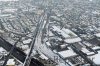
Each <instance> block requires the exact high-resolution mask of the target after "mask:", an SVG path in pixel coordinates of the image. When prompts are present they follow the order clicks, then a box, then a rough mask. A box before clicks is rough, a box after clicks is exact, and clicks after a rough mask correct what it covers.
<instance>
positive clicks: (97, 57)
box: [89, 53, 100, 65]
mask: <svg viewBox="0 0 100 66" xmlns="http://www.w3.org/2000/svg"><path fill="white" fill-rule="evenodd" d="M89 58H90V59H91V60H93V62H94V63H95V64H97V65H100V53H99V54H95V55H93V56H89Z"/></svg>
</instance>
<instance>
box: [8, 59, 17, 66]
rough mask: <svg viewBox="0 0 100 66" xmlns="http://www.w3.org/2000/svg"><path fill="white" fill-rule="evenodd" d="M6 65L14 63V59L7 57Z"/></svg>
mask: <svg viewBox="0 0 100 66" xmlns="http://www.w3.org/2000/svg"><path fill="white" fill-rule="evenodd" d="M7 65H15V62H14V59H9V60H8V62H7Z"/></svg>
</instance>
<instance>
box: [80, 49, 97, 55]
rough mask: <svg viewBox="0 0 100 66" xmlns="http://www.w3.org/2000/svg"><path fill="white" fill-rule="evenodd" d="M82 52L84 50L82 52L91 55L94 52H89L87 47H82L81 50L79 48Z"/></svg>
mask: <svg viewBox="0 0 100 66" xmlns="http://www.w3.org/2000/svg"><path fill="white" fill-rule="evenodd" d="M81 51H82V52H84V53H86V54H87V55H93V54H95V53H94V52H90V51H89V50H88V49H86V48H82V50H81Z"/></svg>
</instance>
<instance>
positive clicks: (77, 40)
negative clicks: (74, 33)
mask: <svg viewBox="0 0 100 66" xmlns="http://www.w3.org/2000/svg"><path fill="white" fill-rule="evenodd" d="M64 41H65V42H66V43H75V42H80V41H81V39H80V38H79V37H78V38H69V39H65V40H64Z"/></svg>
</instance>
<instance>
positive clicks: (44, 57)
mask: <svg viewBox="0 0 100 66" xmlns="http://www.w3.org/2000/svg"><path fill="white" fill-rule="evenodd" d="M40 57H41V58H42V59H45V60H48V57H46V56H45V55H44V54H41V55H40Z"/></svg>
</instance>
